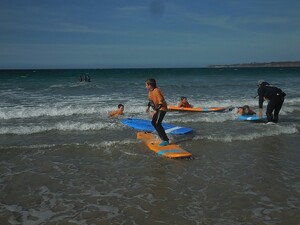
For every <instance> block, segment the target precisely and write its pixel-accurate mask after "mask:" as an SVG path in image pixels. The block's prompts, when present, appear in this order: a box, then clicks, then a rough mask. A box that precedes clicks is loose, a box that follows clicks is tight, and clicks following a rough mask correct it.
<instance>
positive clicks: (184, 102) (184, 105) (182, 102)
mask: <svg viewBox="0 0 300 225" xmlns="http://www.w3.org/2000/svg"><path fill="white" fill-rule="evenodd" d="M177 106H178V107H181V108H193V106H192V105H191V104H190V103H189V102H188V100H187V97H185V96H181V98H180V102H178V105H177Z"/></svg>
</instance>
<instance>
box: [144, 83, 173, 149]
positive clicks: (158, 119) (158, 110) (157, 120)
mask: <svg viewBox="0 0 300 225" xmlns="http://www.w3.org/2000/svg"><path fill="white" fill-rule="evenodd" d="M145 84H146V89H147V90H148V98H149V103H148V106H147V108H146V112H149V109H150V107H152V108H153V110H154V111H155V112H154V114H153V116H152V122H151V123H152V126H153V127H154V128H155V130H156V131H157V134H158V136H159V137H160V139H161V140H162V142H161V143H160V144H159V146H167V145H169V138H168V136H167V135H166V131H165V129H164V128H163V126H162V125H161V123H162V121H163V119H164V117H165V115H166V113H167V110H168V107H167V102H166V101H165V98H164V96H163V94H162V92H161V91H160V89H158V87H157V86H156V80H155V79H152V78H151V79H147V80H146V82H145Z"/></svg>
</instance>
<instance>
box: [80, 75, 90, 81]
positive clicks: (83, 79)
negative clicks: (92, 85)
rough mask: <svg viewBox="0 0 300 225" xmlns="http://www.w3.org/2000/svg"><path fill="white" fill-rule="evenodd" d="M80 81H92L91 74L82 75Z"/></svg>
mask: <svg viewBox="0 0 300 225" xmlns="http://www.w3.org/2000/svg"><path fill="white" fill-rule="evenodd" d="M79 81H80V82H84V81H85V82H91V78H90V76H89V75H85V76H82V75H80V77H79Z"/></svg>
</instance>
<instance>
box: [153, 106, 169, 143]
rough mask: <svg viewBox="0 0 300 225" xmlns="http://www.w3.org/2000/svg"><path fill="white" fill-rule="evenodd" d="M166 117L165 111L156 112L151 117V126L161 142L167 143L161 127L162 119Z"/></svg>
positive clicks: (167, 139) (166, 137)
mask: <svg viewBox="0 0 300 225" xmlns="http://www.w3.org/2000/svg"><path fill="white" fill-rule="evenodd" d="M165 115H166V112H165V111H161V110H158V111H157V112H155V114H154V115H153V117H152V125H153V127H154V128H155V130H156V131H157V134H158V136H159V137H160V138H161V139H162V140H163V141H169V138H168V136H167V134H166V132H165V129H164V128H163V126H162V125H161V123H162V120H163V119H164V117H165Z"/></svg>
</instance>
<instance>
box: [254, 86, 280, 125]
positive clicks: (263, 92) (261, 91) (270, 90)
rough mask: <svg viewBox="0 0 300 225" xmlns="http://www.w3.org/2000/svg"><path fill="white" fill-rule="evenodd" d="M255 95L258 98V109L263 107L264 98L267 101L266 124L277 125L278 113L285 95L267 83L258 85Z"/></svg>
mask: <svg viewBox="0 0 300 225" xmlns="http://www.w3.org/2000/svg"><path fill="white" fill-rule="evenodd" d="M257 94H258V97H259V103H258V104H259V105H258V107H259V108H262V107H263V102H264V98H266V99H268V100H269V103H268V106H267V110H266V115H267V117H268V122H275V123H277V122H278V115H279V111H280V109H281V107H282V104H283V102H284V97H285V95H286V94H285V93H284V92H283V91H282V90H281V89H280V88H277V87H273V86H270V85H269V84H268V83H263V84H262V85H260V87H259V88H258V89H257ZM273 111H274V116H273Z"/></svg>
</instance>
